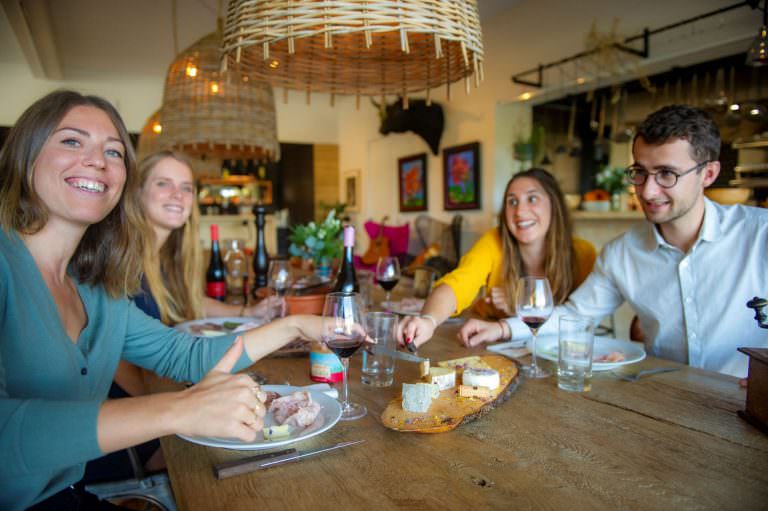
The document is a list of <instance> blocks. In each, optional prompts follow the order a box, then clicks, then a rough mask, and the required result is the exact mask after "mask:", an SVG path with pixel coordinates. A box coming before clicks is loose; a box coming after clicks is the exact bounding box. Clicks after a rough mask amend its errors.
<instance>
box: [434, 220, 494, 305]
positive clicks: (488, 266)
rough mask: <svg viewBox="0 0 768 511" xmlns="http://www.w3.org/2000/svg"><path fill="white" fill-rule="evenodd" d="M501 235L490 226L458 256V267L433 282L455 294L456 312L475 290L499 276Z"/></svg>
mask: <svg viewBox="0 0 768 511" xmlns="http://www.w3.org/2000/svg"><path fill="white" fill-rule="evenodd" d="M501 262H502V260H501V238H500V237H499V233H498V230H496V229H491V230H490V231H487V232H486V233H485V234H483V236H482V237H481V238H480V239H479V240H477V243H475V244H474V245H473V246H472V248H471V249H469V251H468V252H467V253H466V254H465V255H464V256H463V257H462V258H461V261H459V266H458V267H457V268H456V269H455V270H453V271H452V272H450V273H448V274H447V275H445V276H444V277H443V278H441V279H440V280H438V281H437V282H436V283H435V286H438V285H440V284H445V285H446V286H448V287H450V288H451V290H453V294H454V295H455V296H456V313H457V314H458V313H461V312H462V311H463V310H464V309H466V308H467V307H469V306H470V305H472V302H473V300H474V299H475V297H476V296H477V292H478V291H479V290H480V288H481V287H482V286H488V284H489V281H490V282H491V284H493V285H495V282H494V280H497V279H498V278H499V276H500V275H501Z"/></svg>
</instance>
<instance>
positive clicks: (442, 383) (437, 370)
mask: <svg viewBox="0 0 768 511" xmlns="http://www.w3.org/2000/svg"><path fill="white" fill-rule="evenodd" d="M425 379H426V380H427V383H434V384H435V385H437V387H438V388H439V389H440V390H447V389H451V388H453V387H455V386H456V370H455V369H453V368H450V367H432V368H430V369H429V374H428V375H427V377H426V378H425Z"/></svg>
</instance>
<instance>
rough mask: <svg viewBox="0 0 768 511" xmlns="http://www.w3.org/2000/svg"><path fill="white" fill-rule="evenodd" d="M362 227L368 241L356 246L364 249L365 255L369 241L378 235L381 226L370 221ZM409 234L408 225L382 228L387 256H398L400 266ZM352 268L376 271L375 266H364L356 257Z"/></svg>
mask: <svg viewBox="0 0 768 511" xmlns="http://www.w3.org/2000/svg"><path fill="white" fill-rule="evenodd" d="M363 227H364V228H365V232H367V233H368V239H367V240H365V241H363V240H361V242H360V244H359V245H358V246H360V247H365V248H363V251H362V254H365V253H366V252H367V251H368V248H369V247H370V246H371V240H373V239H375V238H376V236H378V235H379V229H380V228H381V224H380V223H378V222H374V221H372V220H368V221H367V222H365V225H364V226H363ZM409 232H410V226H409V225H408V224H403V225H398V226H389V225H385V226H384V232H383V234H384V237H385V238H387V239H388V240H389V255H392V256H398V258H399V259H400V264H401V265H402V264H404V263H405V255H406V253H407V252H408V235H409ZM362 254H361V255H362ZM354 266H355V268H356V269H358V270H361V269H363V270H371V271H373V270H375V269H376V265H375V264H365V263H364V262H363V261H362V260H361V258H360V256H358V255H356V256H355V259H354Z"/></svg>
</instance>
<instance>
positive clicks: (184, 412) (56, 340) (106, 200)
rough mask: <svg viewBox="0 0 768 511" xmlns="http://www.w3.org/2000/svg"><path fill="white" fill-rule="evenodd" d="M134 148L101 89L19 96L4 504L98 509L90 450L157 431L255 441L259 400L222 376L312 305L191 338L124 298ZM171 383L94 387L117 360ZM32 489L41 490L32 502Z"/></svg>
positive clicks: (7, 214) (3, 429)
mask: <svg viewBox="0 0 768 511" xmlns="http://www.w3.org/2000/svg"><path fill="white" fill-rule="evenodd" d="M138 186H139V180H138V176H137V173H136V169H135V162H134V156H133V149H132V148H131V144H130V141H129V139H128V134H127V132H126V130H125V127H124V125H123V122H122V120H121V119H120V116H119V115H118V114H117V112H116V111H115V109H114V108H113V107H112V106H111V105H110V104H109V103H107V102H106V101H104V100H103V99H99V98H96V97H91V96H83V95H81V94H78V93H76V92H71V91H58V92H54V93H51V94H49V95H48V96H46V97H44V98H42V99H41V100H39V101H38V102H36V103H35V104H33V105H32V106H30V107H29V108H28V109H27V110H26V111H25V112H24V114H22V116H21V118H20V119H19V120H18V122H17V123H16V125H15V126H14V128H13V129H12V130H11V133H10V136H9V138H8V140H7V142H6V145H5V146H4V147H3V149H2V151H1V152H0V227H2V229H1V230H0V452H2V453H3V463H2V466H0V487H2V488H3V491H2V492H0V508H2V509H4V510H6V509H7V510H17V509H26V508H28V507H29V506H31V505H33V504H40V506H47V507H42V508H43V509H45V508H47V509H68V508H69V506H72V505H73V504H74V503H75V502H80V504H81V507H80V509H89V507H87V506H88V504H89V503H91V504H92V506H91V507H90V508H99V507H100V506H101V504H99V503H98V502H97V501H96V499H95V497H94V496H92V495H90V494H87V493H86V492H84V491H83V490H82V489H81V488H79V487H74V488H73V487H70V486H69V485H74V484H75V483H77V482H78V480H79V479H80V478H81V476H82V473H83V466H84V464H85V462H86V461H88V460H90V459H93V458H96V457H99V456H101V455H103V454H105V453H108V452H112V451H116V450H119V449H123V448H126V447H129V446H132V445H136V444H139V443H141V442H145V441H147V440H150V439H152V438H157V437H159V436H163V435H168V434H177V433H181V434H186V435H193V436H216V437H230V438H238V439H241V440H245V441H251V440H253V439H254V438H255V437H256V434H257V432H258V431H259V430H260V429H261V427H262V426H263V421H262V419H261V417H262V416H263V414H264V407H263V404H262V403H261V401H260V400H259V399H258V396H257V394H256V392H254V389H255V384H254V383H253V381H252V380H251V379H250V378H249V377H248V376H246V375H233V374H230V373H231V371H232V370H237V369H241V368H243V367H245V366H247V365H249V364H250V363H252V362H253V361H255V360H258V359H259V358H261V357H263V356H264V355H266V354H268V353H270V352H271V351H273V350H275V349H277V348H279V347H281V346H282V345H284V344H285V343H287V342H289V341H291V340H292V339H294V338H296V337H302V338H313V339H317V338H318V335H319V331H320V321H319V318H316V317H311V316H292V317H289V318H285V319H282V320H278V321H275V322H273V323H270V324H268V325H266V326H264V327H262V328H259V329H257V330H251V331H250V332H246V333H244V334H243V339H241V338H239V337H238V338H237V339H233V336H227V337H221V338H217V339H216V340H211V339H199V338H195V337H192V336H189V335H186V334H184V333H182V332H178V331H175V330H172V329H170V328H168V327H166V326H165V325H163V324H162V323H160V322H159V321H157V320H154V319H152V318H149V317H148V316H147V315H145V314H144V313H143V312H141V311H140V310H139V309H137V308H136V307H135V306H134V305H133V303H132V302H131V301H130V300H129V299H128V296H127V295H128V294H129V293H130V292H132V291H134V290H135V288H136V287H137V285H138V283H139V275H140V272H141V250H140V249H139V248H140V247H139V244H140V243H141V240H142V238H141V237H139V236H136V233H142V234H149V233H150V231H149V227H148V225H147V224H146V221H145V220H144V217H143V215H142V214H141V211H140V207H139V204H138V203H137V201H138V199H137V197H138V195H137V194H136V193H135V188H136V187H138ZM121 357H122V358H124V359H126V360H128V361H130V362H132V363H134V364H136V365H139V366H141V367H144V368H147V369H149V370H152V371H155V372H157V373H158V374H160V375H163V376H167V377H171V378H174V379H177V380H187V381H194V382H198V383H196V384H195V385H193V386H191V387H190V388H188V389H186V390H184V391H182V392H171V393H164V394H155V395H150V396H142V397H136V398H126V399H114V400H105V398H106V395H107V391H108V389H109V386H110V383H111V381H112V378H113V376H114V372H115V367H116V366H117V363H118V360H120V358H121ZM43 501H44V502H43Z"/></svg>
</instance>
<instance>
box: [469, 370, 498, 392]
mask: <svg viewBox="0 0 768 511" xmlns="http://www.w3.org/2000/svg"><path fill="white" fill-rule="evenodd" d="M461 383H463V384H464V385H469V386H470V387H488V388H489V389H491V390H493V389H496V388H498V386H499V372H498V371H496V370H494V369H476V368H473V367H469V368H467V369H464V373H463V374H462V375H461Z"/></svg>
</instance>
